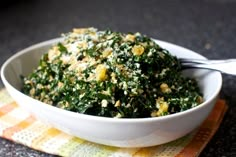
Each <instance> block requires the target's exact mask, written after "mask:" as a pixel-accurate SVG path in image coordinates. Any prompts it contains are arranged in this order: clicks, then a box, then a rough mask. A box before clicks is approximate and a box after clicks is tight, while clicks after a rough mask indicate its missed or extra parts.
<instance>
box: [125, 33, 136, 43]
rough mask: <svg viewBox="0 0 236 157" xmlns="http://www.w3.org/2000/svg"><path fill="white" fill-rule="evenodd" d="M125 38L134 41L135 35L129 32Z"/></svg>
mask: <svg viewBox="0 0 236 157" xmlns="http://www.w3.org/2000/svg"><path fill="white" fill-rule="evenodd" d="M125 40H126V41H131V42H134V41H135V35H132V34H127V35H126V36H125Z"/></svg>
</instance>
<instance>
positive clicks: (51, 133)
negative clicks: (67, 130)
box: [31, 128, 61, 149]
mask: <svg viewBox="0 0 236 157" xmlns="http://www.w3.org/2000/svg"><path fill="white" fill-rule="evenodd" d="M35 131H37V130H35ZM60 133H61V131H59V130H57V129H55V128H49V129H48V130H46V131H45V132H43V133H42V134H41V135H40V136H38V137H37V138H35V139H34V140H33V141H32V144H31V146H32V147H33V148H37V149H40V148H41V146H42V145H43V143H45V142H46V141H48V139H50V138H53V137H55V136H57V135H58V134H60Z"/></svg>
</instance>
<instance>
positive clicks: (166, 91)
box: [160, 83, 171, 93]
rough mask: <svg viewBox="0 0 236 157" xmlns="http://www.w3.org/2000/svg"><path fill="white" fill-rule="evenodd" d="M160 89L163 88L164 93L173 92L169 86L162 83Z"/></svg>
mask: <svg viewBox="0 0 236 157" xmlns="http://www.w3.org/2000/svg"><path fill="white" fill-rule="evenodd" d="M160 88H161V92H162V93H170V92H171V89H170V88H169V86H168V85H167V84H166V83H162V84H161V85H160Z"/></svg>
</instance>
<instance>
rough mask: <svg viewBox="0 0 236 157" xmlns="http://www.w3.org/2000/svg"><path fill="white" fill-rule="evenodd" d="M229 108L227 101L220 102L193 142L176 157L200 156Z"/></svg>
mask: <svg viewBox="0 0 236 157" xmlns="http://www.w3.org/2000/svg"><path fill="white" fill-rule="evenodd" d="M227 108H228V106H227V105H226V103H225V101H223V100H218V101H217V103H216V105H215V107H214V109H213V110H212V112H211V113H210V115H209V116H208V118H207V119H206V120H205V121H204V122H203V124H202V125H201V126H200V128H199V130H198V132H197V133H196V135H195V136H194V137H193V139H192V141H191V142H190V143H189V144H188V145H187V146H186V147H185V148H184V149H183V150H182V151H181V152H180V153H179V154H177V155H176V157H195V156H198V155H199V154H200V153H201V151H202V150H203V148H204V147H205V146H206V144H207V143H208V142H209V141H210V139H211V138H212V136H213V135H214V134H215V132H216V130H217V129H218V127H219V125H220V123H221V121H222V119H223V117H224V114H225V112H226V111H227Z"/></svg>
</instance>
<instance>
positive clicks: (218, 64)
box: [179, 58, 236, 75]
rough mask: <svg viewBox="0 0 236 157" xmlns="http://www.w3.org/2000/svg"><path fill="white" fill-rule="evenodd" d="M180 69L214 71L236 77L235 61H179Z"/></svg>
mask: <svg viewBox="0 0 236 157" xmlns="http://www.w3.org/2000/svg"><path fill="white" fill-rule="evenodd" d="M179 60H180V62H181V64H182V67H183V68H184V69H185V68H202V69H210V70H216V71H219V72H221V73H225V74H230V75H236V59H225V60H206V59H190V58H180V59H179Z"/></svg>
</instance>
